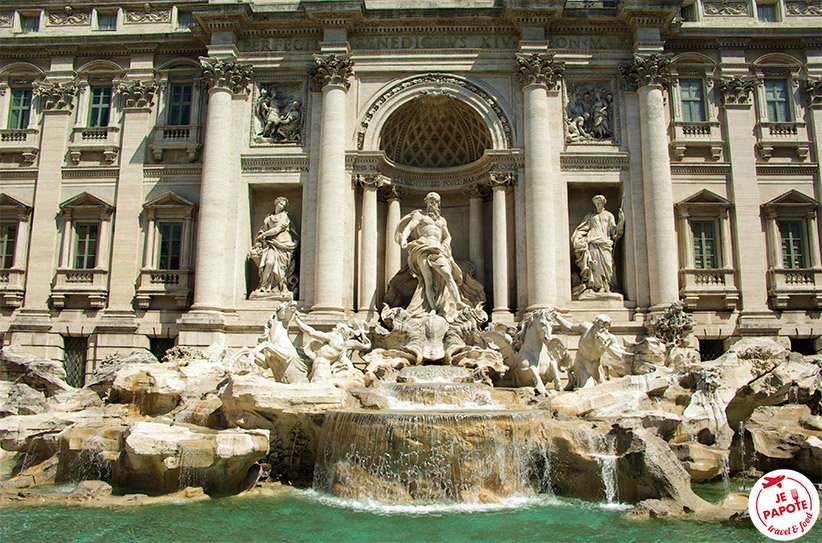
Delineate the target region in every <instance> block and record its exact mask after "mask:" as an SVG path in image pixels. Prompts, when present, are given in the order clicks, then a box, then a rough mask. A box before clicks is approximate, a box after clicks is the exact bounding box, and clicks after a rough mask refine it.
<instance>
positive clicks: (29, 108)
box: [6, 87, 34, 130]
mask: <svg viewBox="0 0 822 543" xmlns="http://www.w3.org/2000/svg"><path fill="white" fill-rule="evenodd" d="M9 91H10V92H9V110H8V120H7V122H6V127H7V128H8V129H9V130H26V129H28V128H29V126H30V125H31V121H32V118H31V117H32V113H33V108H32V100H33V98H34V93H33V92H32V89H31V87H28V88H26V87H11V88H10V89H9ZM17 92H27V93H28V104H27V107H26V108H25V109H24V108H22V107H17V106H15V103H14V101H15V93H17ZM16 111H24V112H25V121H26V122H25V126H19V125H20V124H21V123H20V122H19V120H20V119H19V118H18V122H17V123H13V119H14V114H15V112H16ZM13 124H17V125H18V126H13Z"/></svg>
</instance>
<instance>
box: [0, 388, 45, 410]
mask: <svg viewBox="0 0 822 543" xmlns="http://www.w3.org/2000/svg"><path fill="white" fill-rule="evenodd" d="M47 409H48V404H47V403H46V397H45V395H44V394H43V393H42V392H40V391H39V390H35V389H33V388H31V387H30V386H28V385H27V384H25V383H11V382H8V381H0V418H3V417H8V416H10V415H35V414H37V413H43V412H44V411H46V410H47Z"/></svg>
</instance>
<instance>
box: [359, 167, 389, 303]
mask: <svg viewBox="0 0 822 543" xmlns="http://www.w3.org/2000/svg"><path fill="white" fill-rule="evenodd" d="M384 179H385V178H384V177H383V176H381V175H358V176H357V185H359V186H360V187H362V223H361V229H360V232H361V235H362V241H361V244H360V247H361V248H360V284H359V296H358V303H357V310H358V311H361V312H365V313H368V314H369V316H370V314H373V313H374V311H375V310H376V307H377V189H378V188H379V187H380V186H381V185H382V184H383V183H384Z"/></svg>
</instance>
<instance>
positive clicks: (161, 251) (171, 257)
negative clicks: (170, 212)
mask: <svg viewBox="0 0 822 543" xmlns="http://www.w3.org/2000/svg"><path fill="white" fill-rule="evenodd" d="M166 227H168V228H170V234H171V239H169V240H166V237H165V228H166ZM184 228H185V223H184V221H183V220H160V221H158V222H157V235H158V243H157V251H158V254H157V258H156V259H155V262H156V263H157V269H158V270H167V271H172V270H180V269H182V255H183V230H184ZM175 233H176V238H175ZM175 243H176V249H177V250H176V254H175V251H174V244H175ZM175 259H176V265H173V264H174V261H175Z"/></svg>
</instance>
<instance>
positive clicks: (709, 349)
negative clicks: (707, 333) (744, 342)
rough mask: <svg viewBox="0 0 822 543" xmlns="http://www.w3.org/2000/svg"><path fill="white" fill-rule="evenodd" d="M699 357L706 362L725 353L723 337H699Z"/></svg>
mask: <svg viewBox="0 0 822 543" xmlns="http://www.w3.org/2000/svg"><path fill="white" fill-rule="evenodd" d="M698 341H699V358H700V359H701V360H702V361H703V362H706V361H708V360H716V359H717V358H719V357H720V356H722V355H723V354H724V353H725V340H724V339H699V340H698Z"/></svg>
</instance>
